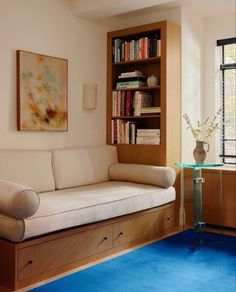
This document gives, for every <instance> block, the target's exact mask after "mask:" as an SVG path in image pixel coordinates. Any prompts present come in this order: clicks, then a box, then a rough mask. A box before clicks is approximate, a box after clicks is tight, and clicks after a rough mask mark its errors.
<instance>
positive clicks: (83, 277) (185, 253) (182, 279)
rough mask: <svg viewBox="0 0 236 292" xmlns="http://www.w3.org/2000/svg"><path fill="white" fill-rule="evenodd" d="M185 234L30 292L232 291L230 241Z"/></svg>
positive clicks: (235, 260) (234, 245) (234, 250)
mask: <svg viewBox="0 0 236 292" xmlns="http://www.w3.org/2000/svg"><path fill="white" fill-rule="evenodd" d="M192 236H193V234H192V231H190V230H188V231H185V232H182V233H179V234H177V235H174V236H171V237H168V238H166V239H164V240H161V241H158V242H155V243H152V244H150V245H147V246H145V247H141V248H139V249H136V250H134V251H132V252H129V253H127V254H124V255H121V256H119V257H117V258H114V259H111V260H108V261H106V262H103V263H100V264H98V265H96V266H93V267H90V268H87V269H85V270H82V271H79V272H77V273H74V274H72V275H69V276H67V277H64V278H62V279H59V280H56V281H54V282H51V283H49V284H46V285H44V286H41V287H38V288H35V289H33V290H31V291H32V292H33V291H34V292H46V291H47V292H48V291H57V292H73V291H78V292H108V291H111V292H147V291H158V292H172V291H173V292H182V291H183V292H205V291H206V292H235V291H236V277H235V276H236V275H235V273H236V240H235V239H236V238H235V237H233V236H226V235H222V236H221V243H217V241H218V237H219V236H218V235H216V234H210V233H208V234H207V233H205V236H206V237H207V238H208V239H209V240H213V241H216V243H211V244H206V245H203V246H201V247H200V248H198V249H195V248H193V245H192V243H191V242H190V241H188V240H186V238H191V237H192Z"/></svg>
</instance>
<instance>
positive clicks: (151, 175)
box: [109, 163, 176, 188]
mask: <svg viewBox="0 0 236 292" xmlns="http://www.w3.org/2000/svg"><path fill="white" fill-rule="evenodd" d="M109 176H110V179H111V180H118V181H130V182H137V183H143V184H150V185H154V186H159V187H163V188H168V187H170V186H172V185H173V184H174V182H175V176H176V175H175V171H174V169H173V168H170V167H163V166H153V165H143V164H127V163H116V164H113V165H111V166H110V168H109Z"/></svg>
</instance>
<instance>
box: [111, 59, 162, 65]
mask: <svg viewBox="0 0 236 292" xmlns="http://www.w3.org/2000/svg"><path fill="white" fill-rule="evenodd" d="M160 60H161V57H150V58H145V59H138V60H132V61H126V62H115V63H112V66H124V65H125V66H126V65H138V64H155V63H157V62H160Z"/></svg>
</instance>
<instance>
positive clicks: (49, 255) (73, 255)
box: [17, 225, 113, 280]
mask: <svg viewBox="0 0 236 292" xmlns="http://www.w3.org/2000/svg"><path fill="white" fill-rule="evenodd" d="M112 239H113V227H112V225H106V226H104V227H100V228H97V229H91V230H88V231H85V232H81V233H78V234H75V235H71V236H67V237H65V238H60V239H56V240H51V241H48V242H44V243H40V244H38V245H34V246H31V247H27V248H23V249H20V250H19V251H18V254H17V260H18V264H17V278H18V280H23V279H25V278H28V277H32V276H34V275H38V274H40V273H43V272H46V271H49V270H51V269H55V268H57V267H60V266H63V265H66V264H70V263H73V262H76V261H78V260H80V259H82V258H85V257H88V256H91V255H94V254H96V253H99V252H102V251H105V250H107V249H110V248H112Z"/></svg>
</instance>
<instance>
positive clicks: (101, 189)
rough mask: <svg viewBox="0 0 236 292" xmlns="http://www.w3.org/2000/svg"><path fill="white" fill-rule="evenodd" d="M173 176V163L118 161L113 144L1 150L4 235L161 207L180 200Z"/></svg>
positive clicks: (0, 226)
mask: <svg viewBox="0 0 236 292" xmlns="http://www.w3.org/2000/svg"><path fill="white" fill-rule="evenodd" d="M54 179H55V183H54ZM109 180H110V181H109ZM174 180H175V173H174V170H172V169H171V168H166V167H157V166H148V165H135V164H131V165H128V164H122V163H118V162H117V152H116V147H114V146H97V147H81V148H71V149H57V150H52V151H51V152H50V151H36V150H33V151H30V150H0V237H3V238H6V239H8V240H11V241H14V242H18V241H22V240H24V239H27V238H32V237H35V236H38V235H43V234H47V233H50V232H54V231H57V230H62V229H66V228H71V227H75V226H80V225H84V224H88V223H93V222H98V221H102V220H106V219H110V218H114V217H117V216H122V215H125V214H130V213H134V212H138V211H141V210H145V209H149V208H153V207H158V206H161V205H163V204H166V203H169V202H171V201H174V200H175V189H174V188H173V187H171V185H172V184H173V183H174ZM10 181H11V182H10ZM24 185H27V186H28V187H25V186H24ZM55 186H56V188H57V189H58V190H55ZM34 189H35V190H36V191H37V192H38V193H37V192H36V191H34Z"/></svg>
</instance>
